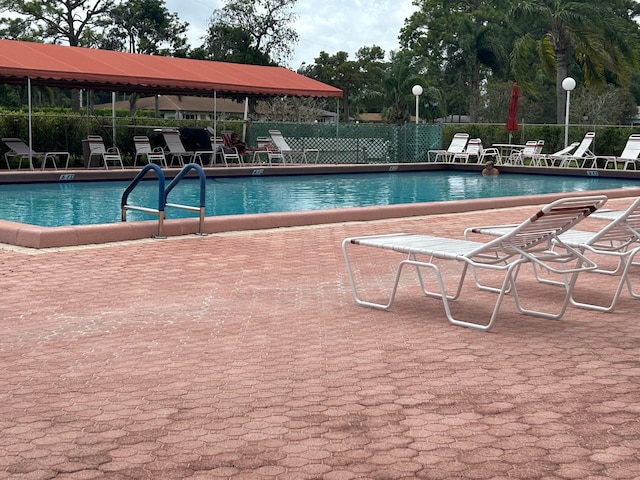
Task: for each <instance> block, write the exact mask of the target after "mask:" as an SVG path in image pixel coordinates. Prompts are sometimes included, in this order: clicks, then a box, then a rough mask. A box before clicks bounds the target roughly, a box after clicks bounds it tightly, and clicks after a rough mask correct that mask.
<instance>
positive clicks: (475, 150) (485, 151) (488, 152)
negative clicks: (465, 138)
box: [453, 138, 500, 163]
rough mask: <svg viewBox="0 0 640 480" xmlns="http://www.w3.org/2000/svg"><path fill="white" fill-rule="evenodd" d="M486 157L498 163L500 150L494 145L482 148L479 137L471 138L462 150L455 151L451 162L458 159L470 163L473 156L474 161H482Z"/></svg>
mask: <svg viewBox="0 0 640 480" xmlns="http://www.w3.org/2000/svg"><path fill="white" fill-rule="evenodd" d="M486 157H491V158H492V159H493V161H494V162H495V163H499V161H500V152H499V151H498V149H497V148H494V147H491V148H484V147H483V146H482V140H481V139H479V138H471V139H470V140H469V142H468V143H467V146H466V148H465V149H464V152H460V153H456V154H455V155H454V156H453V162H456V161H458V160H460V161H462V162H463V163H470V160H471V159H472V158H475V163H484V162H485V161H486V160H487V158H486Z"/></svg>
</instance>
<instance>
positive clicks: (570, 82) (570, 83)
mask: <svg viewBox="0 0 640 480" xmlns="http://www.w3.org/2000/svg"><path fill="white" fill-rule="evenodd" d="M562 88H564V89H565V91H566V92H567V107H566V110H565V115H564V146H565V148H566V147H567V145H569V103H570V101H571V90H573V89H574V88H576V81H575V80H574V79H573V78H571V77H567V78H565V79H564V80H562Z"/></svg>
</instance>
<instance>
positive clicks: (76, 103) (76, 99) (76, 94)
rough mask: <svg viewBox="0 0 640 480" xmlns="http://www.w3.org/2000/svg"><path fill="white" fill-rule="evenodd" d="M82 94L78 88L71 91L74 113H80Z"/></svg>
mask: <svg viewBox="0 0 640 480" xmlns="http://www.w3.org/2000/svg"><path fill="white" fill-rule="evenodd" d="M80 93H81V92H80V90H78V89H77V88H74V89H73V90H71V111H72V112H73V113H78V112H80Z"/></svg>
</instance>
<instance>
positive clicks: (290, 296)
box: [0, 199, 640, 480]
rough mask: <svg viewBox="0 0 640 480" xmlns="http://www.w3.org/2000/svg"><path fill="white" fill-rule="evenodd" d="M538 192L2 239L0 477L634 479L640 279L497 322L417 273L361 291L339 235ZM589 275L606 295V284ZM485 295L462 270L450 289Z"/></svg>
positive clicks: (474, 302) (534, 291) (417, 223)
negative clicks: (39, 245)
mask: <svg viewBox="0 0 640 480" xmlns="http://www.w3.org/2000/svg"><path fill="white" fill-rule="evenodd" d="M628 203H629V201H628V200H624V199H622V200H615V201H611V202H610V205H609V206H610V207H612V206H613V207H615V206H618V207H624V206H626V205H627V204H628ZM534 210H535V208H534V207H520V208H512V209H506V210H504V211H500V212H480V213H468V214H457V215H442V216H431V217H422V218H411V219H399V220H386V221H380V222H369V223H346V224H334V225H325V226H316V227H308V228H306V227H305V228H291V229H279V230H270V231H255V232H241V233H228V234H220V235H210V236H207V237H184V238H179V239H170V240H149V241H139V242H131V243H127V244H124V243H123V244H114V245H108V246H101V247H90V248H70V249H61V250H56V251H27V250H25V249H18V248H0V267H1V268H0V291H1V292H2V303H1V305H0V366H1V367H2V368H1V370H0V478H11V479H14V478H15V479H51V478H55V479H93V478H108V479H130V478H133V479H138V478H141V479H145V478H149V479H174V478H193V479H197V478H207V479H209V478H212V479H215V478H227V479H234V480H236V479H296V480H300V479H326V480H334V479H335V480H348V479H356V478H366V479H377V480H386V479H403V478H407V479H409V478H425V479H448V478H454V477H460V478H470V479H489V478H492V479H493V478H497V479H500V478H505V479H506V478H521V479H532V478H535V479H555V478H559V479H604V478H621V479H630V478H640V473H638V472H640V458H639V455H640V453H639V452H640V359H639V357H638V354H639V351H640V349H639V347H640V322H639V321H638V314H637V311H638V306H639V305H640V302H638V301H635V300H631V299H630V298H629V295H628V294H626V293H625V294H623V295H622V298H621V300H620V302H619V304H618V306H617V308H616V311H615V312H614V313H612V314H601V313H596V312H592V311H586V310H578V309H575V308H570V309H569V310H568V311H567V314H566V315H565V317H564V318H563V319H562V320H560V321H548V320H541V319H536V318H532V317H526V316H522V315H520V314H518V313H517V312H516V310H515V307H514V305H513V301H512V300H511V299H509V300H507V301H506V302H505V304H504V306H503V308H502V310H501V315H500V317H499V319H498V322H497V324H496V326H495V327H494V329H493V330H492V331H491V332H490V333H482V332H478V331H474V330H469V329H464V328H459V327H454V326H452V325H450V324H448V323H447V321H446V319H445V316H444V313H443V310H442V305H441V303H439V302H436V301H434V300H430V299H426V298H424V297H423V296H421V294H420V292H419V290H418V289H417V288H415V287H413V284H412V283H411V281H410V280H411V278H410V276H408V277H406V281H405V282H403V285H402V287H401V290H400V293H399V297H398V298H397V303H396V304H395V305H394V307H393V308H392V310H391V311H389V312H382V311H377V310H371V309H366V308H362V307H358V306H357V305H356V304H355V303H354V301H353V298H352V297H351V292H350V289H349V286H348V281H347V277H346V273H345V268H344V261H343V259H342V256H341V251H340V242H341V240H342V239H343V238H345V237H348V236H352V235H360V234H372V233H383V232H394V231H421V232H432V233H434V234H439V235H446V236H456V237H460V236H461V235H462V231H463V229H464V227H466V226H469V225H477V224H487V223H497V222H499V223H503V222H512V221H520V220H521V219H523V218H524V217H525V216H526V215H528V214H529V213H531V212H533V211H534ZM369 260H370V261H371V262H372V264H375V265H376V268H378V267H379V268H382V266H381V265H379V259H378V258H377V257H376V256H375V255H372V256H371V257H370V258H369ZM633 275H634V277H635V279H636V280H640V278H638V277H640V274H638V273H637V272H634V273H633ZM588 277H589V281H587V282H585V283H583V284H581V286H580V288H581V290H580V292H581V294H582V295H587V296H589V297H591V298H594V297H597V296H598V295H601V294H600V292H599V291H600V290H601V289H602V288H604V287H602V288H601V285H605V286H609V285H612V284H613V282H612V281H611V280H612V279H610V278H606V277H603V276H596V275H590V276H588ZM585 278H586V277H585ZM549 288H550V287H549ZM528 290H529V292H528V293H530V294H531V301H532V302H534V303H537V304H544V305H546V304H550V303H553V301H554V300H555V298H556V297H555V296H554V292H553V290H544V289H543V288H542V287H540V286H538V285H537V284H535V283H534V282H533V281H532V282H531V283H530V288H529V289H528ZM492 300H493V297H492V296H491V295H490V294H487V293H483V292H478V291H476V290H475V289H474V288H472V286H471V285H468V286H467V288H465V295H464V296H463V298H462V299H461V301H460V302H458V303H457V304H456V308H458V309H459V310H458V311H464V312H467V313H469V314H472V315H475V314H476V313H477V314H478V315H480V314H483V315H486V314H487V312H488V311H489V308H490V307H491V306H492Z"/></svg>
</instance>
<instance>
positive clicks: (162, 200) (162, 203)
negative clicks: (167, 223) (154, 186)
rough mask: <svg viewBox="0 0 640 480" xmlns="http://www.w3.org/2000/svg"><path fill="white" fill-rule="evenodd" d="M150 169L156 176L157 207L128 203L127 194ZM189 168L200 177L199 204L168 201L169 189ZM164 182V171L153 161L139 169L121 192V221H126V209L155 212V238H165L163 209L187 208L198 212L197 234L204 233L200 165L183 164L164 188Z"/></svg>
mask: <svg viewBox="0 0 640 480" xmlns="http://www.w3.org/2000/svg"><path fill="white" fill-rule="evenodd" d="M150 170H153V171H154V172H155V173H156V175H157V176H158V208H157V209H155V208H149V207H142V206H139V205H132V204H130V203H128V200H129V194H130V193H131V192H132V191H133V189H134V188H135V187H136V185H138V183H140V181H141V180H142V179H143V178H144V176H145V175H146V174H147V173H148V172H149V171H150ZM190 170H195V171H196V172H197V173H198V176H199V177H200V205H199V206H198V207H193V206H189V205H180V204H177V203H168V202H167V197H168V196H169V193H170V192H171V190H173V187H175V186H176V185H177V184H178V182H179V181H180V180H182V179H183V178H184V176H185V175H186V174H187V173H188V172H189V171H190ZM165 183H166V182H165V177H164V172H163V171H162V169H161V168H160V167H159V166H158V165H156V164H154V163H150V164H148V165H145V167H144V168H143V169H142V170H140V172H139V173H138V174H137V175H136V176H135V178H134V179H133V180H132V181H131V183H130V184H129V186H128V187H127V188H126V189H125V191H124V193H123V194H122V199H121V201H120V208H121V210H122V221H123V222H126V221H127V211H128V210H135V211H139V212H145V213H151V214H155V215H157V216H158V235H156V238H165V235H164V220H165V216H166V213H165V210H166V208H167V207H172V208H179V209H182V210H187V211H190V212H198V213H199V214H200V222H199V225H198V235H204V232H203V226H204V208H205V189H206V177H205V174H204V170H203V169H202V167H201V166H200V165H198V164H197V163H189V164H187V165H185V166H184V167H183V168H182V170H180V173H178V175H176V176H175V178H174V179H173V180H171V182H170V183H169V185H167V186H166V188H165Z"/></svg>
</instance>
